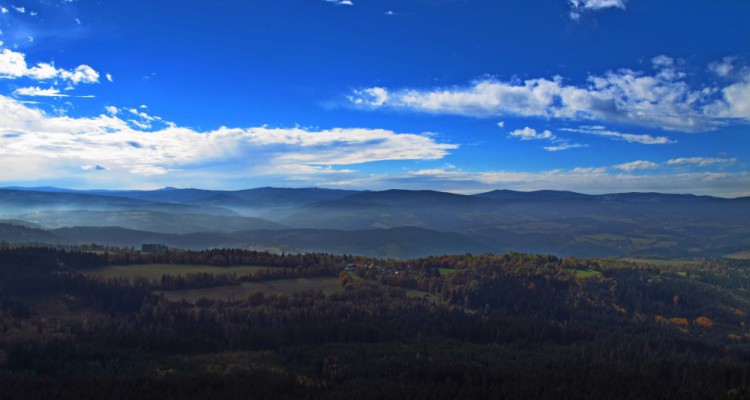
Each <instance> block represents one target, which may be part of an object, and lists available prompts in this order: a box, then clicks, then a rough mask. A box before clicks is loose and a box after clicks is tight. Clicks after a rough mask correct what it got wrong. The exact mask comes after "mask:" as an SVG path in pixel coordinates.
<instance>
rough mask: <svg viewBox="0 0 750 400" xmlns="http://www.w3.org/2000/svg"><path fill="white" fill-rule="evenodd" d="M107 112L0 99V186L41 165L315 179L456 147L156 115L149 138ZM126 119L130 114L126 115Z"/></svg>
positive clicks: (68, 171) (369, 133)
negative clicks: (180, 121) (60, 110)
mask: <svg viewBox="0 0 750 400" xmlns="http://www.w3.org/2000/svg"><path fill="white" fill-rule="evenodd" d="M106 110H107V112H108V113H109V115H106V114H103V115H99V116H97V117H92V118H73V117H67V116H61V117H53V116H48V115H46V114H45V113H44V112H42V111H40V110H38V109H35V108H31V107H30V106H27V105H25V104H22V103H21V102H19V101H17V100H14V99H12V98H9V97H5V96H0V170H3V174H2V175H3V176H2V178H0V180H4V181H9V180H18V179H20V178H19V175H20V176H26V174H25V173H21V172H19V167H18V163H19V162H20V161H19V160H26V161H27V162H28V164H29V165H38V166H39V167H38V168H37V169H34V171H35V172H36V173H37V174H39V175H38V177H56V178H60V177H66V176H68V175H73V176H75V174H76V172H75V171H78V173H80V171H81V168H80V166H81V165H107V167H108V168H109V172H111V173H112V174H120V175H118V176H127V175H128V174H140V175H147V176H155V175H159V174H162V175H164V174H167V173H170V176H171V173H175V174H178V175H179V174H181V173H184V172H180V171H185V170H190V169H196V168H198V169H203V166H204V165H209V167H207V168H208V169H209V170H210V168H211V167H210V166H211V165H231V168H230V170H231V172H230V173H233V174H242V175H243V176H246V174H248V173H253V174H284V173H287V174H288V173H289V171H294V172H296V173H301V172H300V171H308V173H319V172H320V171H321V168H328V167H329V166H339V165H352V164H359V163H367V162H374V161H385V160H435V159H441V158H443V157H445V156H446V155H447V154H448V153H449V152H450V151H451V150H453V149H456V148H458V145H454V144H448V143H439V142H437V141H436V139H435V137H434V135H427V134H412V133H397V132H393V131H390V130H384V129H365V128H333V129H326V130H317V129H316V130H313V129H305V128H270V127H253V128H246V129H239V128H226V127H222V128H219V129H216V130H212V131H196V130H192V129H189V128H183V127H178V126H176V125H175V124H172V123H169V122H160V121H161V119H160V118H159V117H154V116H149V118H152V121H153V122H154V123H159V124H161V125H164V126H163V127H161V128H158V129H156V130H154V131H148V132H147V131H144V130H143V129H139V128H137V127H136V125H137V124H134V123H133V122H132V121H127V120H124V119H121V118H118V117H117V116H116V115H115V114H117V112H118V111H119V109H117V108H116V107H113V106H109V107H107V108H106ZM136 112H137V110H136ZM131 113H132V110H130V109H129V110H128V114H127V115H131ZM141 114H143V113H137V115H139V116H140V115H141ZM136 122H138V121H136ZM139 123H142V122H139ZM10 164H13V166H14V168H10ZM6 166H7V167H8V168H6ZM329 169H330V168H329ZM14 171H15V172H14ZM220 172H221V173H222V174H223V173H226V171H220ZM14 173H15V174H18V175H14ZM113 176H114V175H113ZM110 178H112V176H110ZM214 178H216V176H214Z"/></svg>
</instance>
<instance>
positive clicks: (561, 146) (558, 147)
mask: <svg viewBox="0 0 750 400" xmlns="http://www.w3.org/2000/svg"><path fill="white" fill-rule="evenodd" d="M581 147H589V145H587V144H580V143H562V144H559V145H555V146H545V147H544V150H547V151H563V150H569V149H578V148H581Z"/></svg>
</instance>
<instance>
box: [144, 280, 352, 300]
mask: <svg viewBox="0 0 750 400" xmlns="http://www.w3.org/2000/svg"><path fill="white" fill-rule="evenodd" d="M307 290H322V291H323V293H325V294H326V295H328V294H332V293H334V292H337V291H338V290H340V287H339V280H338V278H313V279H282V280H272V281H265V282H245V283H243V284H241V285H236V286H219V287H212V288H201V289H184V290H170V291H159V292H157V293H160V294H162V293H163V294H164V296H165V297H166V298H167V299H169V300H173V301H179V300H182V299H185V300H186V301H189V302H191V303H192V302H195V301H196V300H198V299H200V298H202V297H205V298H207V299H213V300H230V301H233V300H244V299H245V298H246V297H247V295H249V294H251V293H255V292H263V293H264V294H267V295H270V294H281V293H287V294H289V293H294V292H300V291H307Z"/></svg>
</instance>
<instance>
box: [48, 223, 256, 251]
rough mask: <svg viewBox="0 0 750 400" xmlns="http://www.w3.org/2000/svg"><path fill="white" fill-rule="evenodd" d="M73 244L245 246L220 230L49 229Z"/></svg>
mask: <svg viewBox="0 0 750 400" xmlns="http://www.w3.org/2000/svg"><path fill="white" fill-rule="evenodd" d="M52 232H53V233H54V234H55V235H57V236H59V237H63V238H65V239H66V240H68V241H69V242H71V243H76V244H91V243H96V244H101V245H107V246H117V247H135V248H140V246H141V245H142V244H144V243H160V244H164V245H167V246H170V247H176V248H181V249H193V250H200V249H210V248H225V247H227V248H228V247H232V248H245V247H247V246H246V243H243V242H241V241H239V240H238V239H237V238H235V237H232V236H230V235H227V234H222V233H205V232H204V233H187V234H169V233H155V232H147V231H139V230H133V229H126V228H121V227H74V228H60V229H55V230H53V231H52Z"/></svg>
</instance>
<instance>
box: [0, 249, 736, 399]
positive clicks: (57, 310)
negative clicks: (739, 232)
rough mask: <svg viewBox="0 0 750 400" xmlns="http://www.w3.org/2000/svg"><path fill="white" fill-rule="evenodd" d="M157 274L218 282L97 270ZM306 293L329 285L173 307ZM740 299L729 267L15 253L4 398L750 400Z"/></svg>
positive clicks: (4, 340) (3, 356) (1, 361)
mask: <svg viewBox="0 0 750 400" xmlns="http://www.w3.org/2000/svg"><path fill="white" fill-rule="evenodd" d="M158 265H173V266H185V268H187V267H188V266H199V265H202V266H210V267H211V268H212V269H211V271H212V272H210V273H209V272H206V273H195V272H191V273H186V274H164V275H162V276H161V277H160V278H159V279H156V278H153V277H152V278H147V277H144V276H136V275H132V276H120V277H104V276H102V275H100V274H98V273H97V271H104V270H106V269H108V268H110V269H111V268H120V269H123V268H125V270H127V268H140V269H141V270H143V269H144V268H145V269H148V268H158V267H157V266H158ZM238 266H254V267H256V268H255V269H253V270H252V272H249V273H246V274H238V273H237V272H235V271H237V269H235V268H236V267H238ZM215 271H219V272H218V273H217V272H215ZM221 271H227V272H226V273H222V272H221ZM152 276H153V275H152ZM300 280H312V281H314V282H318V281H332V282H335V289H334V290H330V288H326V290H323V289H314V288H313V289H308V290H299V291H292V290H289V291H249V292H248V293H247V294H246V295H245V296H243V297H241V298H237V297H235V298H222V296H221V295H212V296H205V297H200V298H197V299H193V300H190V301H189V300H187V299H186V298H180V296H179V294H180V293H187V292H186V291H189V290H209V291H210V290H212V289H221V288H227V287H254V286H243V285H259V284H270V283H277V284H278V283H284V282H287V283H289V282H297V281H300ZM748 288H750V264H748V262H746V261H736V260H729V259H708V260H703V261H701V262H683V263H669V262H661V261H660V260H651V261H649V260H635V261H623V260H614V259H590V260H589V259H575V258H558V257H555V256H547V255H530V254H521V253H508V254H504V255H498V254H482V255H470V254H465V255H455V256H435V257H426V258H420V259H410V260H394V259H376V258H368V257H359V256H347V255H332V254H322V253H308V254H272V253H268V252H257V251H247V250H235V249H215V250H206V251H183V250H174V249H170V248H167V247H164V246H160V245H144V246H143V247H142V248H141V249H140V250H135V249H118V248H109V247H101V246H83V247H66V248H61V247H60V248H53V247H26V246H18V245H8V244H4V245H2V248H0V332H2V334H1V335H0V398H2V399H20V398H23V399H29V398H30V399H51V398H61V399H86V398H92V399H93V398H114V399H117V398H123V399H125V398H127V399H130V398H154V399H157V398H158V399H163V398H180V399H183V398H186V399H190V398H195V399H206V398H258V399H261V398H273V399H278V398H290V399H291V398H295V399H298V398H361V399H382V398H413V399H422V398H424V399H455V398H477V399H481V398H486V399H503V398H508V399H520V398H523V399H560V398H580V399H601V398H607V399H743V398H748V396H750V329H748V326H747V323H748V322H749V321H748V311H749V310H750V293H748ZM201 293H203V292H201ZM206 293H211V292H206ZM215 293H222V292H221V290H217V291H216V292H215Z"/></svg>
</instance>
